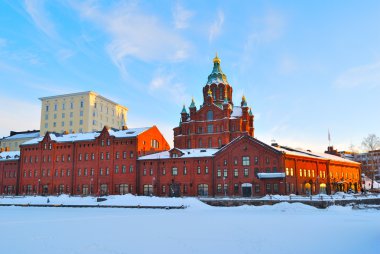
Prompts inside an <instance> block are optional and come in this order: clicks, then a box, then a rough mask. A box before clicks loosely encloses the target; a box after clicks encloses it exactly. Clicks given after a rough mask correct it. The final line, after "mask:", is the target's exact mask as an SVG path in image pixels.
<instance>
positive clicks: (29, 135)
mask: <svg viewBox="0 0 380 254" xmlns="http://www.w3.org/2000/svg"><path fill="white" fill-rule="evenodd" d="M39 136H40V132H39V131H36V132H30V133H20V134H15V135H13V136H9V137H5V138H3V140H5V141H7V140H14V139H24V138H37V137H39Z"/></svg>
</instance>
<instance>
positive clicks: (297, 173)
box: [0, 56, 360, 197]
mask: <svg viewBox="0 0 380 254" xmlns="http://www.w3.org/2000/svg"><path fill="white" fill-rule="evenodd" d="M213 64H214V66H213V69H212V72H211V74H210V75H209V76H208V80H207V83H206V85H205V86H204V87H203V103H202V104H201V105H200V106H199V108H197V106H196V105H195V102H194V100H192V101H191V104H190V106H189V108H188V110H187V109H186V107H185V106H184V107H183V109H182V112H181V121H180V124H179V126H178V127H175V128H174V148H172V149H170V150H169V145H168V143H167V142H166V140H165V138H164V137H163V135H162V134H161V132H160V131H159V130H158V128H157V127H155V126H153V127H146V128H135V129H128V128H126V127H125V128H123V129H122V130H115V129H110V128H107V127H105V128H104V129H103V130H102V131H101V132H92V133H78V134H75V133H74V134H58V133H46V135H45V136H44V137H41V138H37V139H34V140H31V141H28V142H26V143H24V144H22V145H21V146H20V148H21V149H20V152H21V154H20V155H15V154H5V153H0V177H1V178H0V179H1V182H0V190H2V192H3V193H7V194H22V195H32V194H44V195H48V194H49V195H51V194H60V193H66V194H72V195H107V194H126V193H132V194H138V195H156V196H247V197H249V196H263V195H266V194H301V195H310V194H318V193H327V194H330V193H334V192H336V191H347V190H349V189H352V190H354V191H359V189H360V187H359V186H360V164H359V163H356V162H353V161H349V160H346V159H343V158H341V157H338V156H334V155H331V154H326V153H324V154H323V153H316V152H311V151H309V150H308V151H304V150H300V149H293V148H290V147H287V146H280V145H278V144H271V145H268V144H266V143H264V142H262V141H260V140H258V139H256V138H255V137H254V127H253V120H254V116H253V114H252V111H251V109H250V108H249V107H248V104H247V101H246V98H245V96H243V97H242V100H241V102H240V105H234V103H233V101H232V92H233V89H232V86H231V85H230V84H229V83H228V81H227V76H226V75H225V74H224V73H223V71H222V69H221V67H220V59H219V58H218V57H217V56H216V57H215V58H214V60H213ZM89 110H91V109H89Z"/></svg>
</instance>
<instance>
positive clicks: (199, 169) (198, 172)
mask: <svg viewBox="0 0 380 254" xmlns="http://www.w3.org/2000/svg"><path fill="white" fill-rule="evenodd" d="M200 173H201V167H200V166H198V167H197V174H198V175H199V174H200Z"/></svg>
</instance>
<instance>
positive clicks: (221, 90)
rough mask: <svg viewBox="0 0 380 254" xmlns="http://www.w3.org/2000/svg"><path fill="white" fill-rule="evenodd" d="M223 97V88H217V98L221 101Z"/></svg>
mask: <svg viewBox="0 0 380 254" xmlns="http://www.w3.org/2000/svg"><path fill="white" fill-rule="evenodd" d="M223 96H224V93H223V87H222V86H221V87H220V88H219V98H220V99H221V100H223Z"/></svg>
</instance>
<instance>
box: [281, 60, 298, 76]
mask: <svg viewBox="0 0 380 254" xmlns="http://www.w3.org/2000/svg"><path fill="white" fill-rule="evenodd" d="M278 68H279V72H280V73H281V74H291V73H294V72H295V71H297V70H298V64H297V62H296V60H295V59H294V58H293V57H290V56H283V57H282V58H281V59H280V63H279V67H278Z"/></svg>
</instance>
